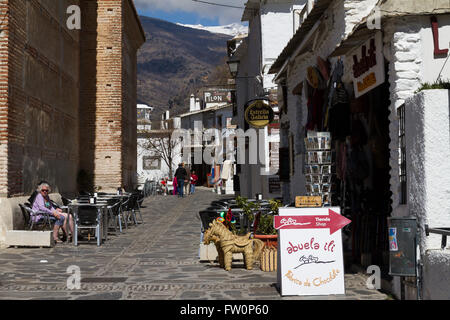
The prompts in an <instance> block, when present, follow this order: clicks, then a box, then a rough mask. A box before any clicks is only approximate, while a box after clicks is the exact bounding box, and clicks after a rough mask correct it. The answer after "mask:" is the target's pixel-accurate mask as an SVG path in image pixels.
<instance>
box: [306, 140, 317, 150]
mask: <svg viewBox="0 0 450 320" xmlns="http://www.w3.org/2000/svg"><path fill="white" fill-rule="evenodd" d="M305 145H306V150H316V149H318V148H319V142H318V141H317V138H305Z"/></svg>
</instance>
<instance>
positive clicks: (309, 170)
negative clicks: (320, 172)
mask: <svg viewBox="0 0 450 320" xmlns="http://www.w3.org/2000/svg"><path fill="white" fill-rule="evenodd" d="M311 170H312V166H308V165H306V166H305V174H311V173H312V171H311Z"/></svg>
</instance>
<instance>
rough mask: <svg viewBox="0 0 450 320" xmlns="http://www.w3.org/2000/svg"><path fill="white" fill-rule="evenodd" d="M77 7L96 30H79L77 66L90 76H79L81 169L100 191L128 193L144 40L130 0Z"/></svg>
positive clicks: (133, 162) (132, 171)
mask: <svg viewBox="0 0 450 320" xmlns="http://www.w3.org/2000/svg"><path fill="white" fill-rule="evenodd" d="M96 3H97V4H96ZM82 5H83V7H82V11H83V15H87V17H88V19H87V20H89V21H93V20H95V19H96V21H97V24H93V23H91V24H88V22H86V25H84V24H83V29H82V41H81V43H82V54H81V57H82V58H81V65H82V70H83V68H87V69H89V70H86V71H85V70H83V71H82V75H81V77H82V78H86V81H82V83H83V85H82V92H81V101H82V103H81V104H82V106H81V109H82V112H81V116H80V130H81V143H84V144H85V145H80V157H81V162H80V168H81V169H83V170H85V171H86V172H87V173H88V174H90V175H91V176H92V184H93V186H94V187H101V190H112V189H115V188H117V187H118V186H125V187H127V188H132V187H133V184H134V183H135V175H136V153H137V152H136V141H137V139H136V91H137V83H136V81H137V80H136V77H137V70H136V69H137V67H136V59H137V58H136V52H137V49H138V48H139V47H140V46H141V45H142V43H143V41H144V38H143V35H142V33H141V29H140V25H139V21H138V18H137V16H136V15H135V11H134V6H133V4H132V2H131V1H130V0H111V1H100V2H97V1H95V0H83V1H82ZM94 18H95V19H94ZM83 20H85V19H83ZM95 33H96V37H95V38H94V37H93V36H92V35H93V34H95ZM91 64H94V65H95V69H92V68H91V67H90V65H91ZM93 72H95V75H93V74H92V73H93Z"/></svg>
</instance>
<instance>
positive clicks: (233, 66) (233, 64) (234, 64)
mask: <svg viewBox="0 0 450 320" xmlns="http://www.w3.org/2000/svg"><path fill="white" fill-rule="evenodd" d="M239 63H240V61H239V60H230V61H227V64H228V68H230V73H231V76H232V77H233V78H236V76H237V73H238V68H239Z"/></svg>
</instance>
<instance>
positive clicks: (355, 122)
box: [329, 78, 392, 273]
mask: <svg viewBox="0 0 450 320" xmlns="http://www.w3.org/2000/svg"><path fill="white" fill-rule="evenodd" d="M386 79H387V78H386ZM389 95H390V93H389V83H388V82H387V81H386V82H385V83H384V84H382V85H380V86H378V87H376V88H375V89H373V90H371V91H370V92H368V93H366V94H365V95H363V96H361V97H359V98H357V99H351V100H350V101H349V102H350V103H349V104H348V110H345V108H346V107H345V106H344V105H343V104H341V105H338V106H339V107H340V108H341V110H340V114H339V116H336V113H334V115H335V117H334V119H333V117H331V118H330V128H329V129H330V132H331V135H332V136H333V137H334V138H333V141H334V142H335V143H334V148H335V155H336V177H335V179H336V189H337V190H336V191H337V192H336V197H335V199H334V201H333V202H334V203H336V202H337V203H338V204H339V205H340V206H341V209H342V213H343V214H344V215H345V216H347V217H349V218H350V219H351V220H352V223H351V224H350V225H349V227H348V228H346V230H344V232H346V235H347V239H346V244H347V246H346V251H347V259H350V260H351V261H347V262H351V263H355V264H359V265H362V266H364V267H367V266H369V265H378V266H380V268H381V269H382V272H383V273H387V271H388V263H389V260H388V253H389V251H388V250H389V249H388V233H387V218H388V217H389V216H390V214H391V202H392V201H391V194H392V193H391V191H390V182H389V180H390V166H389V158H390V151H389V142H390V138H389V105H390V100H389ZM335 111H336V110H335ZM336 121H337V122H336Z"/></svg>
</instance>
